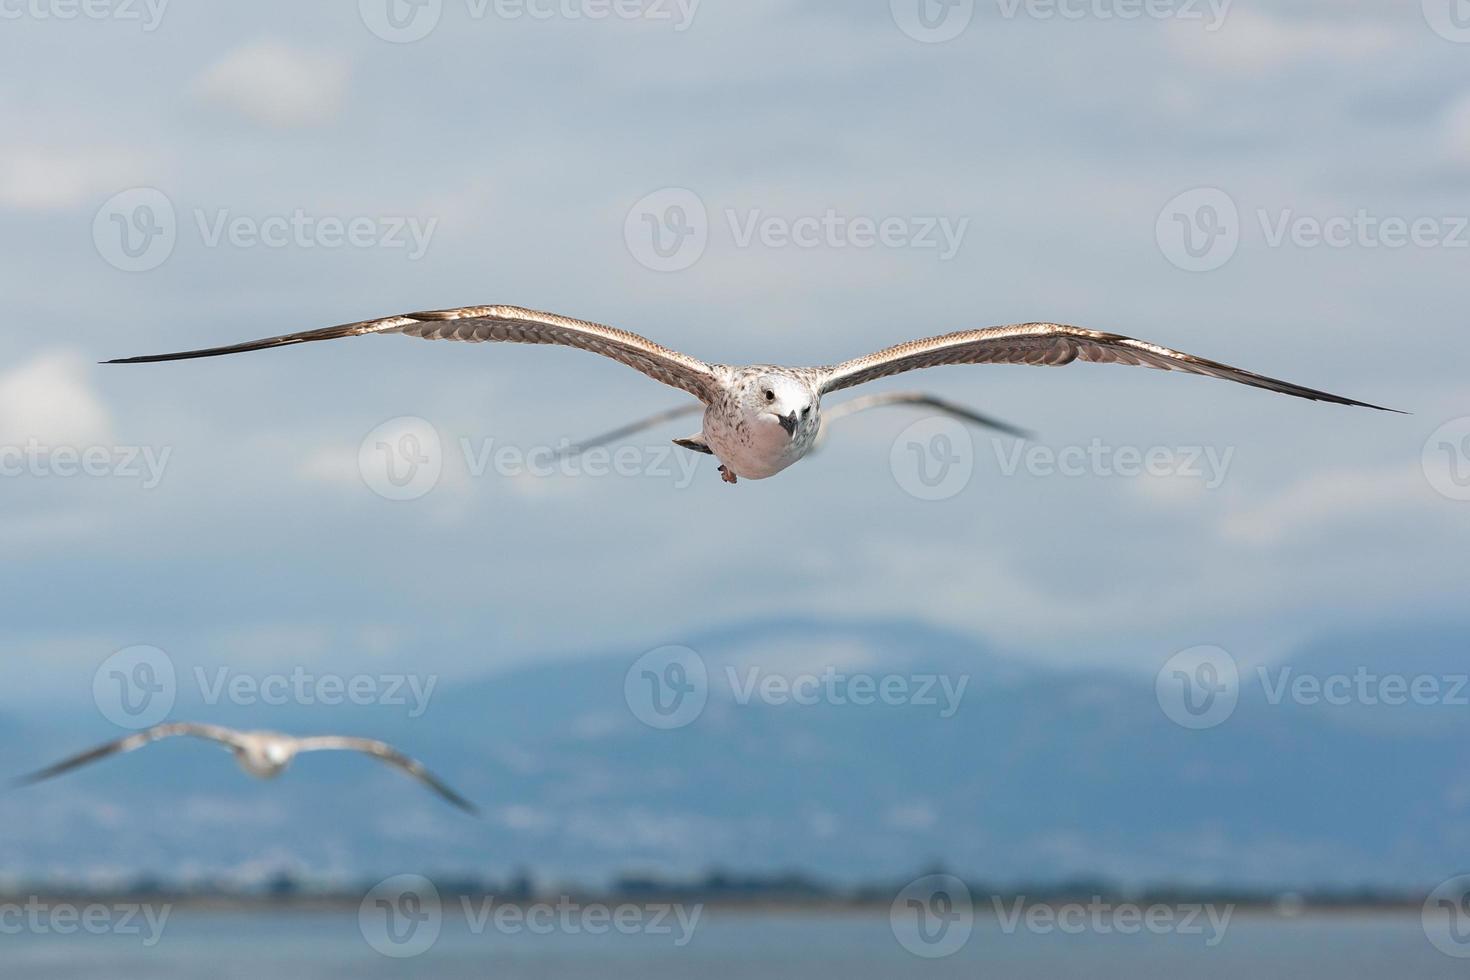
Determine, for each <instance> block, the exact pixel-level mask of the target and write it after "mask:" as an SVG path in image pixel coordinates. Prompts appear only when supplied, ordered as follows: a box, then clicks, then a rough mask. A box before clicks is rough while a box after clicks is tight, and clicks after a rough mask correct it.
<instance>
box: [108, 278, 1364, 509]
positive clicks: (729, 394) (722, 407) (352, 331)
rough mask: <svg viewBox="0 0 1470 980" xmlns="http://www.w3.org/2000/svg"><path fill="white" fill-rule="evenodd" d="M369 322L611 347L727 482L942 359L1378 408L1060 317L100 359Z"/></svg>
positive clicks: (558, 322)
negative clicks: (897, 334)
mask: <svg viewBox="0 0 1470 980" xmlns="http://www.w3.org/2000/svg"><path fill="white" fill-rule="evenodd" d="M370 333H403V334H408V335H409V336H413V337H421V338H424V339H426V340H461V341H467V342H470V343H477V342H504V343H518V344H558V345H561V346H565V347H576V348H579V349H581V350H586V351H591V352H592V353H594V354H601V355H603V356H604V357H609V358H612V359H613V360H615V361H619V362H621V363H623V364H626V365H628V366H629V367H632V368H634V369H636V370H638V371H641V372H642V373H644V374H646V375H647V376H649V377H650V378H653V379H654V380H655V381H661V382H663V383H664V384H667V385H671V386H673V387H675V388H679V389H681V390H683V391H687V392H688V393H689V394H691V395H694V396H695V397H696V398H698V399H699V400H700V401H701V402H703V403H704V404H705V406H706V409H705V413H704V432H703V439H704V442H705V443H706V444H707V445H708V446H709V448H710V449H711V451H712V452H713V453H714V454H715V455H716V456H718V457H719V459H720V462H721V463H722V464H724V469H725V470H727V471H728V472H727V479H728V480H729V481H730V482H734V477H736V476H741V477H747V478H750V479H764V478H765V477H769V476H773V475H775V474H776V473H779V472H781V470H783V469H785V468H786V467H788V466H790V465H791V464H792V463H794V462H796V461H797V460H799V459H801V458H802V457H803V456H804V455H806V454H807V453H808V452H809V451H810V450H811V448H812V446H813V445H814V444H815V443H816V440H817V436H818V433H819V431H820V428H821V425H820V419H821V398H822V396H823V395H825V394H827V393H828V392H832V391H839V390H841V389H844V388H851V387H853V386H854V385H859V384H864V383H866V382H868V381H873V380H876V379H878V378H884V377H888V376H889V375H893V374H898V373H901V372H904V371H914V370H917V369H919V368H927V367H936V366H940V365H946V364H1034V365H1047V366H1058V365H1063V364H1070V363H1072V362H1073V361H1076V360H1082V361H1094V362H1099V363H1112V364H1129V365H1136V366H1141V367H1151V368H1157V369H1160V370H1165V371H1182V372H1185V373H1189V374H1200V375H1205V376H1208V377H1214V378H1222V379H1224V380H1227V381H1234V382H1237V383H1240V384H1245V385H1250V386H1252V387H1256V388H1264V389H1266V390H1268V391H1275V392H1280V393H1282V394H1287V395H1292V396H1294V397H1297V398H1307V399H1311V400H1313V401H1326V402H1333V403H1336V404H1339V405H1356V406H1361V407H1364V408H1381V406H1378V405H1370V404H1368V403H1367V402H1360V401H1357V400H1355V399H1351V398H1344V397H1342V396H1340V395H1333V394H1329V393H1328V392H1325V391H1319V390H1317V389H1314V388H1305V387H1302V386H1301V385H1296V384H1292V383H1291V382H1289V381H1279V380H1277V379H1275V378H1268V377H1266V376H1264V375H1260V374H1255V373H1254V372H1251V371H1245V370H1242V369H1240V368H1235V367H1231V366H1230V365H1228V364H1222V363H1220V362H1218V361H1211V360H1206V359H1205V358H1202V357H1196V356H1194V355H1193V354H1185V353H1182V352H1180V351H1176V350H1171V349H1169V348H1167V347H1160V346H1158V345H1157V344H1150V343H1146V342H1144V341H1140V340H1134V339H1132V338H1130V337H1124V336H1121V335H1119V334H1111V333H1103V332H1101V331H1097V330H1088V329H1085V328H1082V327H1072V326H1067V325H1065V324H1059V323H1021V324H1014V325H1011V326H1005V327H987V328H985V329H982V330H965V331H960V332H958V333H951V334H945V335H943V336H938V337H930V338H928V339H926V340H914V341H909V342H907V343H903V344H899V345H897V346H895V347H890V348H887V349H886V350H881V351H877V352H876V353H873V354H868V355H865V356H863V357H859V358H854V359H852V360H849V361H844V362H842V363H840V364H837V365H834V366H829V367H805V368H802V367H796V368H793V367H781V366H777V365H754V366H749V367H730V366H728V365H723V364H710V363H706V362H705V361H701V360H699V359H698V358H695V357H690V356H689V355H687V354H682V353H680V352H678V351H675V350H671V349H670V348H667V347H663V346H661V345H659V344H656V343H654V342H653V341H651V340H648V339H647V338H645V337H641V336H639V335H638V334H634V333H629V332H627V331H626V330H619V329H617V328H615V327H608V326H603V325H602V324H599V323H591V322H589V321H586V320H576V319H573V318H571V317H564V316H559V315H558V314H555V313H542V312H539V311H537V310H529V309H525V308H523V307H518V306H465V307H459V308H457V309H450V310H432V311H427V312H422V313H406V314H403V315H400V316H391V317H385V318H382V319H377V320H362V321H359V322H357V323H347V324H342V325H341V326H335V327H326V328H323V329H320V330H308V331H305V332H302V333H294V334H286V335H284V336H280V337H270V338H267V339H264V340H255V341H249V342H247V343H243V344H234V345H231V346H228V347H213V348H208V349H205V350H197V351H185V352H182V353H178V354H155V355H150V356H146V357H132V358H123V359H121V360H119V361H112V362H109V363H140V362H149V361H171V360H181V359H186V358H194V357H213V356H216V355H219V354H235V353H241V352H244V351H252V350H262V349H265V348H268V347H284V346H287V345H290V344H302V343H309V342H312V341H317V340H333V339H336V338H339V337H354V336H361V335H363V334H370ZM767 395H769V396H771V397H770V398H767V397H766V396H767ZM1382 410H1384V411H1391V409H1382ZM793 413H795V414H794V415H793Z"/></svg>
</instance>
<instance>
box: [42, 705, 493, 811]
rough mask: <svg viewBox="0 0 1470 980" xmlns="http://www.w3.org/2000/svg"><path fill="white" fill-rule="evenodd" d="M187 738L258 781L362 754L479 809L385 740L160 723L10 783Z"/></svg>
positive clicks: (466, 808) (452, 799)
mask: <svg viewBox="0 0 1470 980" xmlns="http://www.w3.org/2000/svg"><path fill="white" fill-rule="evenodd" d="M180 735H187V736H190V737H191V738H205V739H209V740H210V741H212V742H219V743H220V744H221V745H223V746H224V747H225V748H227V749H229V750H230V751H231V752H233V753H234V754H235V761H236V762H238V763H239V764H240V768H241V769H244V770H245V771H246V772H248V773H249V774H250V775H252V776H255V777H257V778H259V779H273V778H274V777H276V776H279V775H280V774H281V773H282V772H284V771H285V770H286V767H287V766H289V765H290V764H291V761H292V760H293V759H295V758H296V756H297V755H298V754H299V753H302V752H321V751H327V750H346V751H349V752H365V753H367V754H368V755H370V756H372V757H374V758H376V759H381V760H382V761H384V762H386V763H388V764H389V765H390V766H394V767H396V768H398V769H401V770H403V771H404V772H406V773H408V774H409V775H410V776H412V777H413V778H415V779H417V780H418V781H419V782H421V783H423V784H424V785H426V786H428V787H429V788H430V789H432V790H433V791H434V792H436V793H438V794H439V795H440V796H442V797H444V799H446V800H448V801H449V802H450V803H453V804H454V805H455V806H457V807H459V808H460V809H461V810H464V811H466V812H468V813H474V814H478V813H479V812H480V811H479V809H478V808H477V807H476V806H475V805H474V804H473V803H471V802H470V801H469V800H466V799H465V798H464V797H462V796H460V795H459V794H458V793H456V792H455V791H454V790H452V789H450V788H449V787H448V786H446V785H444V783H442V782H440V781H439V780H438V779H437V778H436V777H435V776H434V774H433V773H431V772H429V771H428V770H427V769H425V768H424V767H423V765H422V764H421V763H420V762H418V761H417V760H415V759H410V758H409V757H408V756H406V755H404V754H403V753H402V752H399V751H398V750H397V749H395V748H394V747H393V746H391V745H389V744H388V743H387V742H378V741H375V740H373V739H370V738H351V737H349V736H345V735H316V736H311V737H307V738H295V737H293V736H291V735H282V734H280V733H279V732H241V731H236V730H235V729H233V728H224V727H222V726H220V725H201V724H197V723H195V722H165V723H164V724H162V725H155V726H153V727H152V728H147V729H144V730H143V731H140V732H135V733H134V734H132V735H127V736H124V737H123V738H120V739H117V740H115V741H112V742H107V743H106V744H104V745H99V746H97V747H96V748H94V749H88V750H87V751H85V752H82V753H79V754H78V755H74V756H71V757H70V758H67V759H63V760H62V761H60V762H58V763H56V764H55V765H54V766H48V767H47V768H45V769H42V770H40V771H39V772H33V773H31V774H30V775H28V776H22V777H20V778H19V779H17V780H15V783H16V784H17V785H21V786H29V785H31V784H33V783H39V782H41V781H42V780H45V779H50V778H51V777H53V776H59V775H61V774H62V773H64V772H69V771H71V770H72V769H76V768H79V767H81V766H85V765H87V764H88V763H89V762H96V761H97V760H98V759H105V758H107V757H108V756H110V755H117V754H119V753H122V752H131V751H133V750H134V749H141V748H142V747H143V746H145V745H151V744H152V743H154V742H157V741H159V740H160V739H165V738H175V737H177V736H180Z"/></svg>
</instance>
